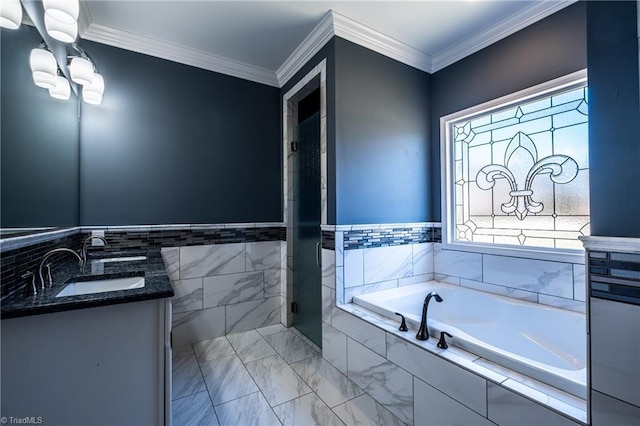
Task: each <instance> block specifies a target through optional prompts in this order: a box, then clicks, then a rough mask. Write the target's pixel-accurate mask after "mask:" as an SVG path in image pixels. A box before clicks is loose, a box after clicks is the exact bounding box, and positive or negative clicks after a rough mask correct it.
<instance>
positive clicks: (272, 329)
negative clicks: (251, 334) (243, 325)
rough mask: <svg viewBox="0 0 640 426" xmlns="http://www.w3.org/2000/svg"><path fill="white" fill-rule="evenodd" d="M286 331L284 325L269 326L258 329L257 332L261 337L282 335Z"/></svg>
mask: <svg viewBox="0 0 640 426" xmlns="http://www.w3.org/2000/svg"><path fill="white" fill-rule="evenodd" d="M285 330H286V327H285V326H284V325H282V324H275V325H268V326H266V327H261V328H257V329H256V331H257V332H258V333H260V335H261V336H268V335H270V334H276V333H281V332H283V331H285Z"/></svg>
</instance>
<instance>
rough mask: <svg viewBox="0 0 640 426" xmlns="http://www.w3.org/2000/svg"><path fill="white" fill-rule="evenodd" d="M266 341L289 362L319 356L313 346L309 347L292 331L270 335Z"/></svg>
mask: <svg viewBox="0 0 640 426" xmlns="http://www.w3.org/2000/svg"><path fill="white" fill-rule="evenodd" d="M264 339H265V340H266V341H267V342H269V344H270V345H271V347H273V349H275V350H276V352H278V354H279V355H280V356H281V357H282V358H284V360H285V361H287V362H296V361H300V360H303V359H307V358H311V357H312V356H315V355H317V352H316V351H315V350H314V349H313V348H312V347H311V346H309V345H307V344H306V343H305V342H304V341H303V340H302V339H300V338H299V337H298V336H296V335H295V334H294V333H293V332H292V331H291V330H285V331H283V332H282V333H275V334H270V335H268V336H265V337H264Z"/></svg>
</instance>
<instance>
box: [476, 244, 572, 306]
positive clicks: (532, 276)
mask: <svg viewBox="0 0 640 426" xmlns="http://www.w3.org/2000/svg"><path fill="white" fill-rule="evenodd" d="M482 266H483V268H484V279H483V280H482V281H484V282H488V283H491V284H498V285H504V286H507V287H514V288H519V289H522V290H528V291H533V292H536V293H545V294H549V295H552V296H558V297H564V298H567V299H572V298H573V266H572V264H571V263H561V262H548V261H545V260H533V259H521V258H517V257H506V256H494V255H487V254H485V255H483V261H482Z"/></svg>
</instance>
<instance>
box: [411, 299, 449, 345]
mask: <svg viewBox="0 0 640 426" xmlns="http://www.w3.org/2000/svg"><path fill="white" fill-rule="evenodd" d="M432 297H433V298H435V299H436V302H438V303H440V302H442V300H443V299H442V297H440V295H439V294H438V293H436V292H435V291H432V292H431V293H429V294H427V297H425V299H424V305H422V320H421V321H420V329H419V330H418V334H416V339H418V340H429V328H428V327H427V309H429V302H430V301H431V298H432Z"/></svg>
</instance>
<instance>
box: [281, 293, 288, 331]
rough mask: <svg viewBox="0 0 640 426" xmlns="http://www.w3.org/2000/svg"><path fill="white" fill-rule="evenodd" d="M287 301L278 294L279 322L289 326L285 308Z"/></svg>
mask: <svg viewBox="0 0 640 426" xmlns="http://www.w3.org/2000/svg"><path fill="white" fill-rule="evenodd" d="M288 306H289V303H288V302H287V299H286V298H285V297H282V296H280V323H281V324H285V325H286V326H287V327H288V326H289V322H288V315H289V314H288V313H287V308H288Z"/></svg>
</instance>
